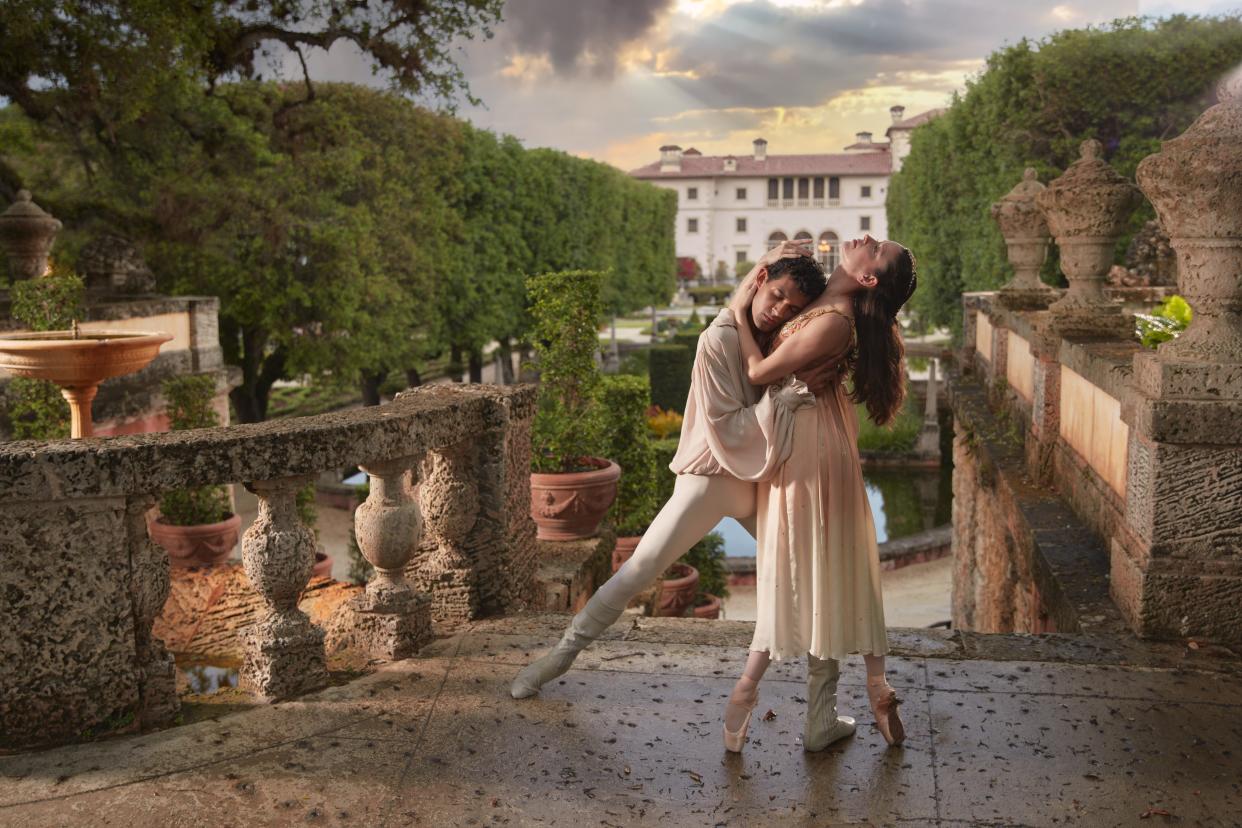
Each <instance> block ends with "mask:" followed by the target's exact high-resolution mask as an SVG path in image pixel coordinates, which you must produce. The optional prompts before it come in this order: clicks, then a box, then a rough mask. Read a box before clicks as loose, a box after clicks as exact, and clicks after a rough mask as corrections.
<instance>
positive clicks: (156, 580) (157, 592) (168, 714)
mask: <svg viewBox="0 0 1242 828" xmlns="http://www.w3.org/2000/svg"><path fill="white" fill-rule="evenodd" d="M154 505H155V498H154V497H152V496H150V495H135V496H133V497H130V498H127V499H126V501H125V532H126V536H127V538H128V541H129V571H130V581H129V591H130V598H131V600H132V601H133V604H134V650H135V654H136V659H135V660H136V663H137V667H138V670H137V673H138V699H139V709H138V714H139V715H138V718H139V721H140V722H141V724H142V726H143V727H152V726H156V725H163V724H169V723H170V722H172V720H173V719H175V718H176V716H177V714H178V713H179V712H180V711H181V701H180V699H179V698H178V697H177V667H176V664H175V663H174V662H173V657H172V654H170V653H169V652H168V650H167V649H165V648H164V642H162V641H160V640H159V639H158V638H156V637H155V636H153V635H152V634H151V625H152V624H154V623H155V619H156V617H157V616H158V615H159V614H160V612H161V611H162V610H163V609H164V602H165V601H167V600H168V592H169V573H168V553H167V552H166V551H164V548H163V547H162V546H160V545H159V544H156V543H152V541H151V539H150V537H148V536H147V512H148V511H149V510H150V509H151V507H152V506H154Z"/></svg>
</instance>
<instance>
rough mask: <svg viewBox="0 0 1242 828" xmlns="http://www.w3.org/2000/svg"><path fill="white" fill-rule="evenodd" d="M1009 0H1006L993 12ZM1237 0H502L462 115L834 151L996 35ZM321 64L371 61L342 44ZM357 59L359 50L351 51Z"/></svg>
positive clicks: (518, 128) (642, 138)
mask: <svg viewBox="0 0 1242 828" xmlns="http://www.w3.org/2000/svg"><path fill="white" fill-rule="evenodd" d="M1001 8H1003V9H1004V13H1003V14H1001V13H998V12H999V10H1000V9H1001ZM1239 9H1242V0H1002V3H1001V4H998V3H997V0H507V3H506V5H505V13H504V14H505V21H504V23H502V24H500V25H499V26H498V27H497V30H496V37H495V38H494V39H492V40H490V41H475V42H471V43H468V44H465V45H464V46H463V49H462V51H461V53H460V58H461V60H460V64H461V66H462V67H463V69H464V71H465V73H466V77H467V79H468V80H469V83H470V87H471V90H472V92H473V93H474V94H475V95H476V96H477V97H478V98H480V99H481V100H482V102H483V105H482V106H480V107H474V106H470V105H468V104H465V105H463V106H462V107H461V109H460V110H459V114H460V115H461V116H462V117H465V118H467V119H469V120H470V121H472V122H474V123H475V124H477V125H479V126H483V127H488V128H491V129H495V130H498V131H502V132H508V133H511V134H513V135H516V136H517V137H519V138H521V139H522V140H523V142H524V143H525V144H526V145H527V146H532V147H534V146H551V147H557V148H559V149H564V150H567V151H569V152H572V153H575V154H578V155H583V156H587V157H591V158H596V159H599V160H603V161H607V162H610V163H612V164H615V165H617V166H619V167H622V168H623V169H630V168H632V167H636V166H640V165H642V164H645V163H648V162H650V161H654V160H656V159H657V157H658V152H657V149H658V147H659V146H660V145H661V144H664V143H676V144H680V145H681V146H682V147H690V146H694V147H697V148H698V149H700V150H702V151H703V152H704V153H705V154H709V155H710V154H724V153H728V152H733V153H744V152H747V151H749V148H750V142H751V141H752V140H753V139H754V138H755V137H758V136H763V137H764V138H767V139H768V141H769V152H772V153H790V152H836V151H839V150H840V149H841V147H843V146H844V145H846V144H848V143H851V142H852V141H853V136H854V133H855V132H858V131H862V130H869V131H871V132H874V133H875V135H876V138H877V139H878V140H882V139H883V134H884V130H885V128H886V127H887V126H888V124H889V123H890V117H889V113H888V108H889V107H890V106H892V105H894V104H901V105H904V106H905V107H906V114H907V116H909V115H914V114H916V113H919V112H922V111H924V110H926V109H930V108H933V107H937V106H942V105H944V104H945V103H946V101H947V100H948V98H949V96H950V95H951V94H952V92H953V91H954V90H957V89H961V88H962V86H963V83H964V81H965V79H966V78H967V77H968V76H970V75H971V74H973V73H975V72H977V71H978V70H979V69H980V68H981V67H982V65H983V59H984V58H985V57H986V56H987V54H988V53H989V52H991V51H993V50H994V49H997V48H1000V47H1002V46H1004V45H1005V44H1010V43H1014V42H1016V41H1017V40H1019V39H1020V38H1022V37H1024V36H1025V37H1030V38H1038V37H1041V36H1043V35H1045V34H1048V33H1050V32H1053V31H1056V30H1057V29H1063V28H1077V27H1081V26H1085V25H1089V24H1093V23H1102V22H1106V21H1109V20H1113V19H1115V18H1118V17H1126V16H1130V15H1136V14H1149V15H1156V16H1163V15H1167V14H1170V13H1173V12H1178V11H1180V12H1186V13H1197V14H1219V13H1226V12H1236V11H1238V10H1239ZM315 63H317V64H318V66H316V67H314V68H313V69H312V71H314V72H315V74H317V75H319V76H320V77H323V76H324V75H325V73H326V74H328V75H331V76H335V77H342V78H344V77H349V78H353V79H363V78H366V77H367V76H368V73H367V72H366V71H365V70H364V67H361V66H359V65H357V61H356V60H351V59H350V57H349V55H346V54H330V55H325V56H323V57H322V58H321V59H320V60H319V61H315ZM351 64H352V65H351Z"/></svg>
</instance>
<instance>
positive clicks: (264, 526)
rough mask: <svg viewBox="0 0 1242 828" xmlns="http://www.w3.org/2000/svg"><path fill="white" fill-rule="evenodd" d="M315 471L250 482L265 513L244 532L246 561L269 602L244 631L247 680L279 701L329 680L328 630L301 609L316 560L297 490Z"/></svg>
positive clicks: (248, 572) (244, 675) (244, 676)
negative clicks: (303, 521)
mask: <svg viewBox="0 0 1242 828" xmlns="http://www.w3.org/2000/svg"><path fill="white" fill-rule="evenodd" d="M313 479H314V478H313V477H312V476H296V477H282V478H278V479H275V480H264V481H260V482H255V483H248V484H246V488H248V489H249V490H250V491H252V492H254V493H255V494H256V495H258V498H259V516H258V517H257V518H256V519H255V522H254V524H253V525H252V526H251V527H250V528H249V529H247V530H246V534H245V536H244V537H243V538H242V565H243V566H244V567H245V569H246V575H247V577H249V578H250V583H252V584H253V585H254V588H255V589H256V590H258V592H259V595H260V596H261V597H262V598H263V602H264V604H266V612H265V613H264V616H263V618H262V619H261V620H260V621H258V622H257V623H255V624H253V625H252V626H249V627H247V628H245V630H243V631H242V634H241V637H242V641H243V642H244V644H245V647H246V655H245V659H244V661H243V662H242V674H241V677H242V681H243V682H244V683H245V684H246V685H247V686H248V687H249V688H250V689H252V690H254V691H255V692H256V693H258V694H259V695H260V696H261V697H263V698H265V699H268V700H271V701H275V700H278V699H284V698H288V697H290V696H296V695H299V694H301V693H306V692H309V691H311V690H317V689H319V688H321V687H323V686H325V685H326V684H327V683H328V670H327V666H326V663H325V659H324V645H323V641H324V632H323V630H321V629H319V628H318V627H316V626H315V625H313V624H311V622H310V619H309V618H307V616H306V614H305V613H304V612H302V611H301V610H299V609H298V597H299V596H300V595H301V593H302V590H303V589H305V588H306V584H307V583H308V582H309V581H310V576H311V568H312V567H313V566H314V565H315V535H314V533H313V532H311V530H310V528H309V527H307V526H306V525H305V524H303V523H302V521H301V519H300V518H299V517H298V512H297V506H296V505H295V499H296V497H297V492H298V490H299V489H301V488H302V487H303V486H305V485H306V484H307V483H309V482H311V481H312V480H313Z"/></svg>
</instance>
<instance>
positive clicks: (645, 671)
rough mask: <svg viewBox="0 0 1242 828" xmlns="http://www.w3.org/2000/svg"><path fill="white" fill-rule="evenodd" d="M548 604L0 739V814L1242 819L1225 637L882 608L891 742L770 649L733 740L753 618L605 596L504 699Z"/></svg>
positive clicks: (742, 822)
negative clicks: (979, 627)
mask: <svg viewBox="0 0 1242 828" xmlns="http://www.w3.org/2000/svg"><path fill="white" fill-rule="evenodd" d="M566 620H567V616H555V615H551V616H521V617H514V618H503V619H493V620H489V621H485V622H479V623H476V624H472V625H470V626H468V627H464V628H462V629H461V630H459V631H458V632H456V633H454V634H452V635H446V636H443V637H441V638H439V639H437V640H436V641H435V642H434V643H433V644H432V645H430V646H429V647H428V648H426V650H425V651H424V652H423V653H422V654H420V656H419V657H417V658H414V659H410V660H407V661H404V662H400V663H397V664H393V665H386V666H383V667H382V668H380V670H379V671H378V672H376V673H374V674H373V675H369V676H367V677H364V678H361V679H357V680H355V681H353V682H351V683H349V684H347V685H343V686H339V687H333V688H330V689H327V690H324V691H322V692H320V693H317V694H315V695H313V696H308V697H305V698H303V699H300V700H297V701H292V702H286V703H281V704H277V705H272V706H256V707H253V708H251V709H248V710H245V711H243V712H238V713H234V714H232V715H225V716H220V717H218V718H216V719H208V720H205V721H200V722H198V723H196V724H192V725H184V726H181V727H176V728H171V729H169V730H165V731H162V732H158V733H147V734H140V735H130V736H122V737H116V738H112V739H108V740H104V741H100V742H96V743H93V744H85V745H77V746H70V747H63V748H56V749H51V750H46V751H41V752H32V753H27V754H21V755H12V756H0V825H2V826H21V827H22V828H31V827H32V826H44V825H49V826H50V825H56V826H60V825H75V826H76V825H117V826H126V828H138V827H139V826H173V825H175V826H199V825H202V826H232V825H237V826H243V825H244V826H259V825H358V826H407V825H419V826H445V825H454V826H455V825H568V826H588V825H599V826H623V825H624V826H628V825H694V826H697V825H705V826H714V825H725V826H752V825H764V826H767V825H805V826H832V825H877V826H878V825H915V826H923V825H926V826H933V825H946V826H949V825H1006V826H1008V825H1026V826H1045V825H1047V826H1062V825H1081V826H1091V827H1092V828H1095V827H1096V826H1128V825H1138V826H1146V825H1163V824H1177V825H1213V826H1215V825H1242V790H1240V786H1242V682H1239V680H1238V676H1239V671H1238V670H1237V664H1236V662H1232V661H1231V660H1229V659H1224V660H1219V659H1218V660H1214V661H1213V660H1204V661H1202V662H1197V663H1194V664H1192V665H1189V667H1188V666H1187V665H1179V664H1176V663H1169V659H1168V658H1167V654H1166V655H1165V656H1161V657H1160V658H1153V659H1151V663H1157V664H1160V665H1161V666H1151V665H1150V663H1148V664H1145V665H1144V666H1124V665H1099V664H1082V663H1066V662H1050V661H1047V660H1044V659H1046V658H1049V657H1052V656H1049V655H1047V654H1048V653H1049V652H1054V653H1055V651H1056V646H1055V645H1049V644H1047V643H1046V640H1045V642H1044V643H1043V644H1041V646H1040V648H1039V650H1038V652H1039V653H1040V654H1041V655H1040V657H1039V658H1038V659H1035V660H1024V659H1023V658H1022V655H1023V653H1024V649H1023V647H1024V644H1023V639H1022V637H1013V636H1011V637H1004V638H1005V639H1006V640H1008V642H1009V643H1006V641H1005V640H1001V637H989V638H990V639H993V640H990V641H988V642H987V646H986V650H987V652H988V653H989V655H990V658H989V660H980V659H973V658H970V657H969V652H968V651H967V650H968V649H970V648H968V647H966V646H965V645H963V643H962V640H961V639H960V637H954V636H952V635H949V634H947V633H937V634H933V633H928V632H919V631H913V630H911V631H897V630H895V631H893V636H892V637H893V640H894V650H895V653H896V655H894V657H892V658H891V660H890V681H891V682H892V683H893V685H894V686H895V687H896V688H897V690H898V693H899V695H900V696H901V697H902V699H903V700H904V703H903V706H902V712H903V717H904V719H905V723H906V729H907V732H908V738H907V742H906V744H905V746H904V747H902V748H899V749H896V748H895V749H886V746H885V745H884V742H883V739H882V738H881V737H880V735H879V733H878V732H877V731H876V730H875V728H874V726H873V725H872V720H871V717H870V712H869V710H868V708H867V705H866V694H865V691H864V687H863V673H862V663H861V659H858V658H853V659H851V660H849V661H848V662H847V663H846V665H845V667H844V670H843V675H842V681H841V694H840V695H841V698H840V707H841V712H842V713H844V714H846V715H853V716H855V717H856V718H857V719H858V720H859V725H860V726H859V728H858V732H857V734H855V736H854V737H853V738H851V739H848V740H845V741H844V742H842V743H839V744H837V745H834V746H832V747H830V748H829V749H828V750H826V751H824V752H822V753H815V754H812V753H806V752H805V751H803V750H802V746H801V732H802V717H803V711H804V710H805V706H806V705H805V688H804V684H803V675H804V667H803V665H802V664H801V663H793V662H783V663H775V664H773V666H772V667H771V668H770V669H769V671H768V675H767V677H766V678H765V680H764V682H763V684H762V685H761V689H760V694H761V695H760V703H759V706H758V707H757V708H756V716H755V718H754V719H753V720H752V724H751V731H750V732H751V738H750V742H749V743H748V744H747V745H746V748H745V751H744V753H742V754H741V755H734V754H728V753H726V752H725V751H724V750H723V747H722V745H721V737H720V716H721V712H722V709H723V705H724V701H725V698H726V697H727V695H728V693H729V690H730V689H731V687H732V683H733V680H734V678H735V676H736V675H737V673H738V671H739V670H740V668H741V666H742V663H743V661H744V658H745V647H746V643H747V642H748V640H749V630H750V629H751V626H750V625H749V624H746V623H744V622H700V621H693V620H682V619H676V620H674V619H638V620H636V619H634V618H631V617H626V618H623V619H622V620H621V621H619V622H618V623H617V624H616V625H614V627H613V628H612V629H611V630H610V631H609V632H608V634H607V635H606V637H605V638H604V639H603V640H601V641H600V642H598V643H597V644H596V645H595V646H593V647H592V648H591V649H590V650H588V651H587V652H586V653H584V654H583V655H582V657H580V658H579V660H578V663H577V665H576V667H575V669H574V670H572V671H571V672H570V673H568V674H567V675H565V676H564V677H562V678H561V679H560V680H558V681H556V682H553V683H552V684H550V685H548V686H547V687H545V688H544V690H543V692H542V693H541V694H540V695H539V696H537V697H535V698H532V699H526V700H522V701H514V700H513V699H511V698H510V697H509V695H508V683H509V680H510V679H511V677H512V676H513V674H514V673H515V672H516V670H517V669H518V668H519V667H520V666H521V665H523V664H525V663H526V662H527V661H529V660H530V659H531V658H532V657H534V656H535V655H537V654H538V653H539V652H542V651H543V650H544V649H545V648H546V647H547V646H549V645H550V644H551V643H553V642H554V641H555V640H556V638H557V636H558V635H559V633H560V631H561V627H562V626H563V624H564V623H565V621H566ZM1014 642H1016V643H1014ZM1093 651H1095V650H1093ZM1161 659H1163V661H1161ZM1131 660H1133V659H1131Z"/></svg>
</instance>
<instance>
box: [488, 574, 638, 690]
mask: <svg viewBox="0 0 1242 828" xmlns="http://www.w3.org/2000/svg"><path fill="white" fill-rule="evenodd" d="M621 613H622V610H619V609H613V608H612V607H610V606H608V605H607V604H605V603H604V602H603V601H600V600H599V599H598V598H597V597H596V596H595V595H592V596H591V598H590V599H589V600H588V601H587V602H586V606H584V607H583V608H582V611H581V612H579V613H578V614H577V615H575V616H574V617H573V620H572V621H570V622H569V627H567V628H566V630H565V634H564V635H562V636H561V640H560V641H558V642H556V645H555V646H554V647H552V649H551V650H549V651H548V652H547V653H545V654H544V655H543V656H542V657H541V658H539V659H536V660H535V661H532V662H531V663H530V664H528V665H526V667H525V668H524V669H523V670H522V671H521V672H520V673H518V674H517V677H516V678H514V679H513V684H512V685H511V686H510V687H509V693H510V695H512V696H513V698H515V699H525V698H527V697H529V696H533V695H535V694H536V693H538V692H539V688H540V687H542V686H543V685H545V684H547V683H548V682H549V681H551V680H552V679H554V678H556V677H557V676H561V675H564V674H565V673H567V672H568V671H569V668H570V667H572V666H573V663H574V659H575V658H577V657H578V653H580V652H581V651H582V650H583V649H584V648H585V647H586V646H587V645H588V644H590V643H591V642H592V641H594V640H595V639H597V638H599V637H600V635H601V634H602V633H603V632H604V630H606V629H608V628H609V627H610V626H612V623H613V622H614V621H616V620H617V619H618V618H620V617H621Z"/></svg>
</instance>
